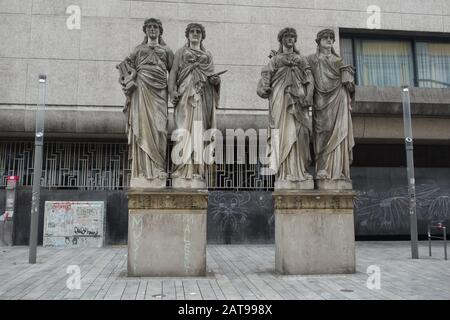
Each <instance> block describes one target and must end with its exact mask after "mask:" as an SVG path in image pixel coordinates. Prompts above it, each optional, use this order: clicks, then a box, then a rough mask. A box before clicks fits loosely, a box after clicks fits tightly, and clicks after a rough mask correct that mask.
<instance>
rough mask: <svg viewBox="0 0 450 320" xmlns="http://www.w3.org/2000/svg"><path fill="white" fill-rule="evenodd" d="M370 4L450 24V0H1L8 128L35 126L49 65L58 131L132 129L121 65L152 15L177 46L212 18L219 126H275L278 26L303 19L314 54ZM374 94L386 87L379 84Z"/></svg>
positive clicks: (0, 55)
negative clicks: (270, 67) (77, 22)
mask: <svg viewBox="0 0 450 320" xmlns="http://www.w3.org/2000/svg"><path fill="white" fill-rule="evenodd" d="M70 5H78V6H79V7H80V8H81V28H80V29H79V30H69V29H68V28H67V25H66V22H67V20H68V18H69V16H70V14H67V13H66V9H67V8H68V7H69V6H70ZM369 5H378V6H379V7H380V8H381V10H382V14H381V28H382V29H391V30H406V31H431V32H450V2H449V1H447V0H430V1H420V0H410V1H401V0H362V1H356V0H345V1H344V0H340V1H334V0H333V1H332V0H275V1H274V0H262V1H261V0H245V1H238V0H202V1H198V0H183V1H182V0H170V1H168V0H167V1H150V0H149V1H135V0H20V1H19V0H0V38H1V39H2V41H1V43H0V72H1V75H2V80H3V81H2V83H1V84H0V115H1V117H0V121H1V126H0V133H1V134H2V135H9V136H17V135H21V134H24V133H30V132H32V131H33V127H34V112H33V109H34V105H35V104H36V103H37V98H38V96H37V94H38V92H37V77H38V74H40V73H46V74H47V75H48V93H47V103H48V104H49V109H48V111H49V112H48V115H47V116H48V119H47V120H48V121H47V132H48V133H49V134H54V135H57V136H64V135H68V136H73V135H79V136H83V135H84V136H86V137H88V136H97V137H106V136H107V137H110V138H114V137H116V138H117V137H122V136H123V131H124V117H123V115H122V113H121V108H120V105H121V104H122V103H123V101H124V97H123V95H122V92H121V90H120V87H119V85H118V82H117V79H118V72H117V70H116V69H115V65H116V64H117V63H118V62H119V61H121V60H122V59H123V58H124V57H125V56H126V55H127V54H128V53H129V52H130V51H131V50H132V48H133V47H134V46H136V45H137V44H139V43H140V42H141V41H142V39H143V36H144V34H143V33H142V24H143V21H144V19H145V18H148V17H151V16H153V17H157V18H160V19H161V20H162V21H163V24H164V38H165V41H166V42H167V43H168V45H169V46H170V47H171V48H172V49H173V50H174V51H175V50H176V49H177V48H179V47H181V46H182V45H184V43H185V37H184V29H185V26H186V25H187V23H189V22H192V21H198V22H201V23H203V24H204V25H205V27H206V30H207V38H206V40H205V46H206V48H207V49H208V50H210V51H211V52H212V53H213V55H214V58H215V63H216V68H217V70H222V69H228V70H229V72H228V73H227V74H226V75H224V76H223V88H222V96H221V103H220V109H222V110H221V111H220V112H219V126H222V127H225V126H228V123H230V124H233V125H234V126H240V127H246V126H248V125H249V124H255V123H256V125H257V126H265V117H266V116H265V115H266V112H267V103H266V101H264V100H262V99H260V98H259V97H257V95H256V94H255V88H256V83H257V80H258V77H259V74H260V70H261V66H262V65H263V64H265V63H266V62H267V60H268V58H267V56H268V53H269V50H270V49H276V48H277V33H278V31H279V30H280V29H281V28H283V27H285V26H293V27H295V28H296V29H297V31H298V33H299V44H298V46H299V48H300V50H301V52H302V53H303V54H310V53H313V52H314V51H315V43H314V38H315V34H316V32H317V31H318V30H320V29H321V28H324V27H332V28H334V29H335V30H336V31H338V28H367V19H368V17H369V16H370V14H368V13H367V8H368V6H369ZM336 46H337V48H338V46H339V41H338V42H337V43H336ZM370 92H372V93H370ZM364 93H365V94H369V95H371V96H377V91H376V90H375V89H372V91H369V92H366V91H364ZM358 99H360V101H362V102H367V101H368V100H367V98H358ZM440 101H442V100H440ZM369 102H370V101H369ZM366 106H367V104H366ZM447 106H448V105H447ZM67 119H69V121H67ZM227 119H228V120H227ZM236 121H237V122H236Z"/></svg>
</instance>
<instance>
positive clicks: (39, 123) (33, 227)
mask: <svg viewBox="0 0 450 320" xmlns="http://www.w3.org/2000/svg"><path fill="white" fill-rule="evenodd" d="M46 85H47V76H46V75H40V76H39V100H38V104H37V108H36V136H35V140H34V147H35V148H34V175H33V192H32V200H31V223H30V252H29V263H32V264H34V263H36V251H37V242H38V226H39V200H40V193H41V177H42V154H43V147H44V117H45V89H46Z"/></svg>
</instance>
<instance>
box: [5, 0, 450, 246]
mask: <svg viewBox="0 0 450 320" xmlns="http://www.w3.org/2000/svg"><path fill="white" fill-rule="evenodd" d="M0 16H1V18H2V19H1V22H0V24H1V27H0V35H1V39H2V40H3V41H2V42H1V43H0V71H1V74H2V76H3V81H2V82H1V84H0V186H1V188H4V186H5V185H6V177H7V176H10V175H17V176H19V177H20V180H19V188H18V199H19V201H18V205H17V208H16V215H15V220H14V230H15V244H26V243H27V241H28V230H29V213H30V206H31V187H30V186H31V184H32V173H33V147H34V143H33V137H34V130H35V126H34V123H35V110H36V104H37V103H38V75H39V74H46V75H47V92H46V116H45V121H46V122H45V141H46V142H45V153H44V168H43V169H44V177H43V186H44V188H45V189H44V191H43V195H42V199H41V202H42V204H41V208H42V210H43V207H44V206H43V202H44V201H46V200H96V201H98V200H104V201H106V204H107V205H106V208H107V210H106V240H107V244H120V243H122V244H123V243H126V230H127V199H126V189H127V186H128V181H129V163H128V157H127V146H126V143H127V141H126V135H125V116H124V115H123V113H122V106H123V104H124V101H125V98H124V96H123V93H122V91H121V88H120V85H119V83H118V77H119V74H118V71H117V69H116V65H117V64H118V63H119V62H120V61H122V60H123V59H124V58H125V57H126V56H127V55H128V54H129V53H130V52H131V50H132V49H133V48H134V47H135V46H136V45H138V44H140V43H141V42H142V40H143V37H144V34H143V33H142V25H143V22H144V20H145V19H146V18H149V17H156V18H159V19H160V20H161V21H162V23H163V26H164V34H163V37H164V40H165V42H166V43H167V44H168V45H169V46H170V47H171V48H172V50H173V51H175V50H177V49H178V48H179V47H181V46H183V45H184V44H185V42H186V39H185V34H184V30H185V27H186V25H187V24H188V23H190V22H194V21H196V22H200V23H202V24H203V25H204V26H205V28H206V39H205V41H204V45H205V47H206V48H207V49H208V50H209V51H211V52H212V54H213V56H214V60H215V61H214V62H215V65H216V69H217V70H218V71H220V70H228V72H227V73H226V74H225V75H223V76H222V87H221V101H220V107H219V109H218V111H217V112H218V118H217V122H218V127H219V128H220V129H221V130H223V131H224V132H225V130H226V129H238V128H241V129H243V130H248V129H255V130H258V129H264V128H266V127H267V119H268V118H267V115H268V104H267V101H265V100H262V99H260V98H259V97H258V96H257V95H256V86H257V81H258V79H259V77H260V72H261V68H262V66H263V65H265V64H267V61H268V55H269V53H270V50H272V49H277V47H278V43H277V34H278V32H279V30H281V29H282V28H284V27H286V26H290V27H294V28H295V29H296V30H297V33H298V36H299V39H298V43H297V47H298V48H299V50H300V52H301V54H303V55H309V54H312V53H314V52H315V50H316V44H315V36H316V33H317V32H318V31H319V30H321V29H323V28H332V29H334V30H335V33H336V38H337V39H336V43H335V49H336V51H337V52H340V54H341V56H342V57H343V59H344V61H346V62H347V63H348V64H352V65H353V66H355V69H356V81H357V85H358V86H357V91H356V103H355V107H354V110H353V124H354V133H355V140H356V147H355V149H354V164H353V167H352V179H353V184H354V188H355V189H356V190H357V192H358V197H357V200H356V202H355V227H356V234H357V236H359V237H361V238H362V237H367V236H401V235H407V234H408V232H409V216H408V210H407V207H408V202H407V180H406V168H405V167H406V161H405V150H404V133H403V119H402V105H401V88H402V86H404V85H408V86H410V88H411V102H412V113H413V132H414V138H415V164H416V184H417V200H418V207H417V208H418V216H419V229H420V232H421V233H422V234H423V233H424V232H425V230H426V225H427V224H428V223H429V222H430V221H434V220H440V221H446V222H447V223H448V222H450V221H449V220H450V210H449V209H450V89H449V86H450V2H448V1H447V0H430V1H418V0H410V1H400V0H390V1H389V0H375V1H365V0H363V1H353V0H348V1H344V0H340V1H331V0H276V1H272V0H271V1H269V0H246V1H237V0H236V1H235V0H226V1H225V0H202V1H198V0H197V1H196V0H192V1H191V0H184V1H181V0H171V1H166V0H164V1H151V0H148V1H142V0H141V1H138V0H21V1H19V0H4V1H0ZM171 109H172V108H171ZM170 118H171V116H170ZM171 120H172V119H171ZM170 126H171V127H173V125H172V121H171V123H170ZM247 152H251V150H249V148H247ZM258 168H259V167H258V164H249V163H245V161H244V163H242V164H237V163H236V164H235V165H231V166H226V165H224V166H217V167H214V168H213V169H211V170H210V172H209V173H208V177H209V178H208V183H209V188H210V190H211V193H210V201H209V207H210V208H209V210H208V227H209V228H208V238H209V240H210V241H211V242H219V243H249V242H250V243H251V242H257V243H263V242H271V241H272V240H273V203H272V200H271V193H270V191H271V190H272V188H273V179H271V178H270V177H261V176H258ZM4 194H5V192H4V190H3V189H0V210H3V208H4V207H5V203H4V201H5V200H4V198H5V196H4ZM42 217H43V212H42V215H41V232H42V223H43V218H42ZM41 240H42V238H41Z"/></svg>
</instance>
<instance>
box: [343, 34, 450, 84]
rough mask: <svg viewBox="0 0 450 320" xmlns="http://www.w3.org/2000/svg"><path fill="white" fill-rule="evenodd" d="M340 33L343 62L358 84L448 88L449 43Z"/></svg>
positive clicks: (449, 80)
mask: <svg viewBox="0 0 450 320" xmlns="http://www.w3.org/2000/svg"><path fill="white" fill-rule="evenodd" d="M386 38H387V37H386V36H384V37H383V38H381V37H378V38H373V39H370V38H364V37H361V36H359V37H353V36H345V35H344V36H341V43H340V47H341V56H342V58H343V60H344V63H346V64H351V65H355V66H356V82H357V84H358V85H361V86H379V87H385V86H395V87H399V86H402V85H409V86H416V87H423V88H449V87H450V42H448V43H445V42H437V41H435V42H432V41H428V40H422V39H420V41H419V40H416V39H413V38H410V39H407V38H404V37H403V38H401V39H386Z"/></svg>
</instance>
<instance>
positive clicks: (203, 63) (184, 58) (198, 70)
mask: <svg viewBox="0 0 450 320" xmlns="http://www.w3.org/2000/svg"><path fill="white" fill-rule="evenodd" d="M176 55H177V56H178V63H179V65H178V73H177V77H176V86H177V88H178V89H177V91H178V93H179V101H178V103H177V105H176V106H175V110H174V119H175V126H176V129H183V130H186V131H187V132H188V133H189V139H183V140H182V142H181V143H182V145H181V147H182V148H181V150H182V152H181V154H182V162H181V163H180V164H177V165H175V166H174V171H173V173H172V177H174V178H182V179H188V180H190V179H193V178H198V179H204V177H205V164H204V162H203V160H204V159H203V154H201V155H200V158H196V159H194V158H193V156H194V145H193V139H195V138H198V139H203V130H208V129H213V128H215V127H216V118H215V116H216V108H217V107H218V105H219V95H220V85H217V86H214V85H212V84H211V83H210V82H209V80H208V76H211V75H213V74H214V63H213V58H212V55H211V53H210V52H207V51H204V50H195V49H192V48H190V47H188V46H187V45H186V46H185V47H183V48H181V49H180V50H179V51H178V52H177V54H176ZM194 122H197V124H200V125H201V129H202V131H201V132H198V133H200V135H201V136H200V137H197V136H196V137H194V132H193V131H194ZM186 137H187V136H185V138H186ZM200 143H202V144H203V148H202V149H201V150H204V146H205V143H204V142H203V140H201V141H200Z"/></svg>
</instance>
